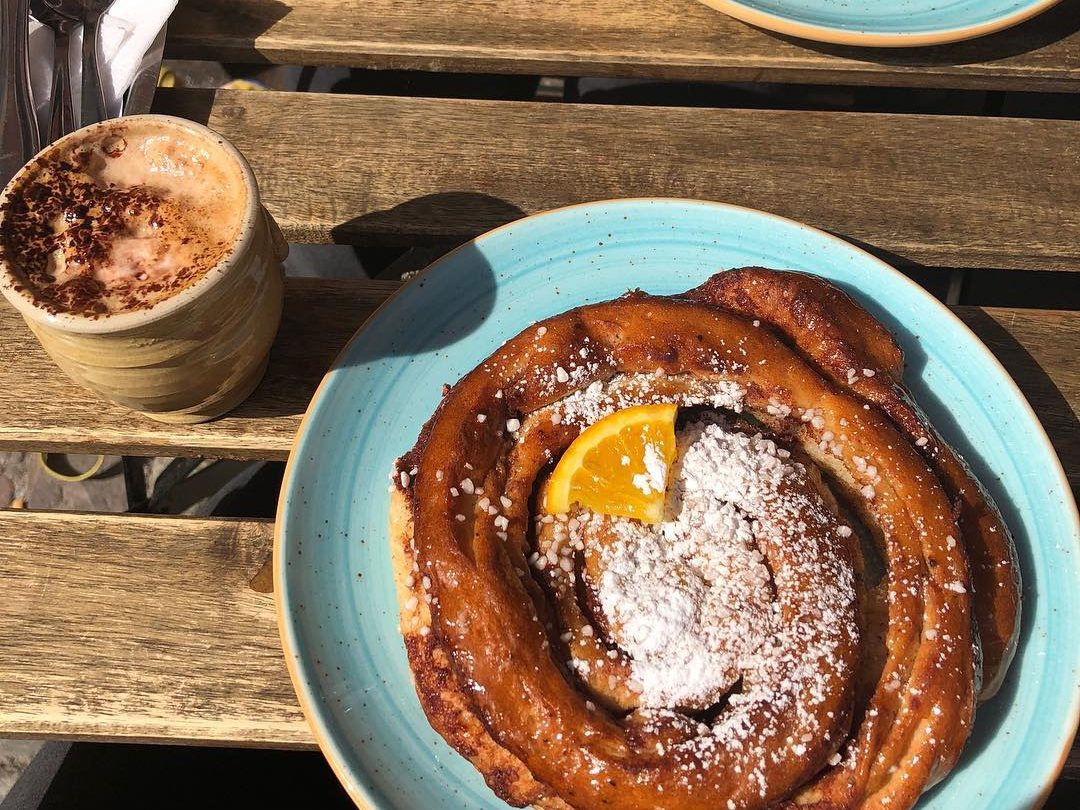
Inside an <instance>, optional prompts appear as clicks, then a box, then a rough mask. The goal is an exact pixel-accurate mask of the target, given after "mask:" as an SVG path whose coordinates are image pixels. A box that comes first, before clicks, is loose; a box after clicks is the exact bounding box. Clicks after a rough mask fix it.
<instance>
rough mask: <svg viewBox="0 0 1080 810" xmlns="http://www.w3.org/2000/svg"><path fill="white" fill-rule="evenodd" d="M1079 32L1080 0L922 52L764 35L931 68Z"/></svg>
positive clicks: (848, 55)
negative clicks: (1022, 21)
mask: <svg viewBox="0 0 1080 810" xmlns="http://www.w3.org/2000/svg"><path fill="white" fill-rule="evenodd" d="M1077 31H1080V0H1062V2H1060V3H1059V4H1058V5H1056V6H1054V7H1053V8H1051V9H1049V10H1048V11H1045V12H1043V13H1042V14H1039V15H1037V16H1036V17H1034V18H1033V19H1030V20H1028V21H1027V22H1024V23H1021V24H1020V25H1016V26H1013V27H1012V28H1006V29H1005V30H1004V31H999V32H997V33H996V34H990V35H989V36H985V37H977V38H976V39H969V40H964V41H963V42H954V43H951V44H948V45H932V46H926V47H922V48H859V47H852V46H847V45H833V44H831V43H827V42H814V41H812V40H806V39H799V38H798V37H791V36H787V35H786V34H777V33H774V32H771V31H765V32H764V33H767V34H769V36H772V37H775V38H777V39H781V40H784V41H785V42H790V43H792V44H795V45H798V46H799V47H802V48H808V49H810V50H813V51H818V52H819V53H824V54H828V55H830V56H838V57H842V58H844V59H854V60H857V61H860V62H877V63H878V64H882V65H893V66H896V67H902V66H905V65H908V66H911V67H932V66H934V65H966V64H971V63H974V62H992V61H995V60H998V59H1006V58H1008V57H1010V56H1017V55H1019V54H1022V53H1028V52H1029V51H1034V50H1038V49H1039V48H1044V47H1046V46H1047V45H1050V44H1053V43H1054V42H1057V41H1058V40H1061V39H1065V38H1066V37H1068V36H1071V35H1072V34H1074V33H1076V32H1077Z"/></svg>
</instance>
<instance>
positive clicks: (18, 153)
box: [0, 0, 41, 183]
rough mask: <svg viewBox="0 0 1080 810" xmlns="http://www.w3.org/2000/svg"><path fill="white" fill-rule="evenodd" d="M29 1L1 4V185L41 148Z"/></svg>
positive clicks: (1, 0) (2, 1)
mask: <svg viewBox="0 0 1080 810" xmlns="http://www.w3.org/2000/svg"><path fill="white" fill-rule="evenodd" d="M29 26H30V6H29V0H0V77H2V78H0V81H2V82H3V85H2V86H0V127H2V130H0V183H6V182H7V181H8V179H10V178H11V176H12V175H14V174H15V172H17V171H18V170H19V168H20V167H21V166H22V165H23V164H24V163H25V162H26V161H28V160H29V159H30V158H31V157H33V156H34V155H35V154H36V153H37V151H38V149H40V148H41V138H40V134H39V132H38V125H37V117H36V115H35V113H34V100H33V97H32V96H31V93H30V60H29V56H28V52H27V39H28V37H29Z"/></svg>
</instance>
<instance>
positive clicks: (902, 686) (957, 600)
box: [390, 268, 1019, 810]
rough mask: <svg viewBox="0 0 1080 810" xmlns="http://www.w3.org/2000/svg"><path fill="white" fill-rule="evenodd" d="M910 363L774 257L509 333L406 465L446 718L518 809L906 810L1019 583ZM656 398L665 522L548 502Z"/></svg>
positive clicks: (410, 624)
mask: <svg viewBox="0 0 1080 810" xmlns="http://www.w3.org/2000/svg"><path fill="white" fill-rule="evenodd" d="M901 365H902V356H901V354H900V352H899V349H898V348H897V346H896V343H895V341H893V339H892V337H891V336H890V335H889V333H888V332H887V331H886V330H885V329H884V327H882V326H881V325H880V324H879V323H878V322H877V321H876V320H874V319H873V318H872V317H871V316H870V315H869V314H868V313H866V312H865V311H864V310H862V309H861V308H860V307H858V305H856V304H855V303H854V302H853V301H851V299H850V298H848V297H847V296H846V295H844V294H843V293H841V292H840V291H839V290H837V289H836V288H834V287H832V286H831V285H829V284H827V283H826V282H823V281H821V280H820V279H817V278H815V277H811V276H805V275H802V274H795V273H787V272H780V271H772V270H762V269H758V268H747V269H743V270H737V271H730V272H727V273H721V274H718V275H717V276H714V277H713V278H712V279H710V280H709V281H708V282H706V284H704V285H703V286H702V287H700V288H697V289H696V290H691V291H690V292H688V293H686V294H685V295H682V296H675V297H655V296H649V295H645V294H642V293H630V294H628V295H627V296H624V297H623V298H620V299H617V300H615V301H610V302H606V303H601V304H595V305H590V306H586V307H581V308H578V309H575V310H571V311H569V312H566V313H564V314H562V315H559V316H556V317H554V318H551V319H549V320H547V321H544V322H542V323H539V324H536V325H534V326H532V327H530V328H529V329H527V330H525V331H524V332H522V333H521V334H520V335H518V336H517V337H515V338H513V339H511V340H510V341H508V342H507V343H506V344H504V345H503V346H502V347H501V348H500V349H499V350H498V351H496V352H495V353H494V354H493V355H491V356H490V357H489V358H488V359H487V360H485V361H484V362H483V363H481V364H480V365H479V366H478V367H477V368H476V369H474V370H473V371H472V372H470V373H469V374H467V375H466V376H465V377H463V378H462V380H461V381H460V382H458V383H457V384H456V385H455V386H453V387H452V388H449V389H447V390H446V391H445V394H444V397H443V399H442V402H441V403H440V405H439V408H438V410H437V411H436V412H435V414H434V415H433V416H432V418H431V420H430V421H429V422H428V423H427V425H425V427H424V429H423V431H422V433H421V435H420V437H419V439H418V441H417V444H416V446H415V447H414V448H413V449H412V450H411V451H409V452H408V453H407V454H405V455H404V456H402V458H401V459H399V460H398V462H397V464H396V466H395V470H394V472H393V481H394V485H393V486H392V488H391V493H392V497H391V514H390V528H391V543H392V550H393V554H394V562H395V573H396V578H397V582H398V595H399V602H400V614H401V629H402V634H403V636H404V639H405V644H406V649H407V652H408V657H409V663H410V667H411V669H412V672H413V675H414V679H415V683H416V687H417V693H418V695H419V697H420V700H421V703H422V705H423V707H424V710H425V712H426V714H427V716H428V718H429V720H430V722H431V724H432V726H433V727H434V728H435V729H436V730H437V731H438V732H439V733H440V734H441V735H442V736H443V737H444V738H445V739H446V740H447V741H448V742H449V743H450V744H451V745H452V746H453V747H454V748H456V749H457V750H458V751H459V752H460V753H462V754H463V755H464V756H466V757H467V758H469V759H470V760H471V761H472V763H473V764H474V765H475V766H476V767H477V768H478V769H479V770H480V772H481V773H482V774H483V775H484V777H485V778H486V780H487V782H488V784H489V785H490V786H491V788H492V789H493V790H494V791H495V792H496V793H497V794H498V795H499V796H500V797H502V798H503V799H505V800H506V801H507V802H509V803H511V804H513V805H517V806H525V805H529V804H532V805H536V806H539V807H551V808H639V807H642V808H644V807H649V808H667V807H671V808H703V810H704V808H709V810H713V808H730V809H731V810H735V808H759V807H791V808H794V807H816V808H821V809H822V810H824V809H825V808H829V809H831V808H856V807H881V808H890V810H894V809H895V808H906V807H911V806H912V805H913V804H914V803H915V802H916V801H917V799H918V797H919V795H920V794H921V793H922V792H923V791H924V790H925V789H926V788H927V787H928V786H930V785H932V784H933V783H934V782H936V781H938V780H939V779H941V778H942V777H943V776H944V775H945V774H947V773H948V771H949V770H950V769H951V768H952V767H953V765H954V764H955V762H956V760H957V758H958V757H959V755H960V752H961V749H962V747H963V745H964V742H965V740H966V739H967V736H968V733H969V730H970V727H971V723H972V719H973V715H974V708H975V704H976V698H977V695H978V693H979V688H980V684H982V688H983V694H984V696H987V695H989V694H990V693H991V692H992V691H993V689H995V688H996V686H997V684H999V683H1000V680H1001V677H1002V675H1003V673H1004V670H1005V669H1006V668H1007V666H1008V661H1009V658H1010V657H1011V653H1012V650H1013V649H1014V647H1015V635H1016V627H1017V625H1018V615H1019V579H1018V574H1017V567H1016V563H1015V556H1014V552H1013V551H1012V545H1011V538H1010V537H1009V535H1008V532H1007V530H1006V529H1005V527H1004V525H1003V523H1002V522H1001V520H1000V517H999V516H998V515H997V512H996V510H995V509H994V507H993V505H992V504H991V503H990V502H989V500H988V498H987V496H986V495H985V493H984V492H983V490H982V489H981V488H980V487H979V486H978V484H977V482H975V481H974V479H973V478H972V477H971V474H970V473H969V472H968V471H967V469H966V467H964V465H963V463H962V461H961V460H960V459H959V457H958V456H956V455H955V453H953V451H951V450H950V449H949V448H948V447H947V446H946V445H945V444H944V443H943V442H942V441H941V440H940V438H938V436H937V435H936V434H935V433H934V432H933V431H932V429H931V428H930V427H929V426H928V425H927V423H926V421H925V419H924V418H923V417H922V415H921V414H920V413H919V412H918V411H917V410H916V409H915V407H914V405H913V404H912V403H911V402H910V399H909V398H908V397H907V396H906V393H905V392H904V390H903V388H902V386H901V384H900V381H899V373H900V369H901ZM851 372H854V373H851ZM654 403H674V404H676V405H678V406H679V414H680V416H679V420H678V453H677V456H676V462H675V465H674V469H673V470H672V471H671V474H670V477H669V479H668V480H669V481H670V484H669V487H668V494H667V498H668V502H667V507H666V510H665V517H664V520H663V521H662V522H661V523H659V524H656V525H646V524H643V523H640V522H638V521H634V520H630V519H626V518H618V517H611V516H606V515H599V514H594V513H591V512H588V511H587V510H582V509H577V508H575V510H574V511H572V512H570V513H565V514H558V515H548V514H545V513H544V512H545V510H544V509H543V508H542V506H543V503H544V496H545V487H546V478H547V476H548V474H549V473H550V470H551V467H552V464H553V462H554V461H556V460H557V459H558V458H559V457H560V456H561V454H562V453H563V451H564V450H565V449H566V448H567V447H568V446H569V445H570V444H571V443H572V442H573V441H574V439H575V438H577V437H578V436H579V435H580V434H581V432H582V431H583V430H584V429H585V428H586V427H588V426H589V425H591V424H593V423H595V422H596V421H598V420H599V419H601V418H603V417H605V416H607V415H609V414H611V413H614V412H615V411H618V410H621V409H623V408H627V407H632V406H635V405H642V404H654ZM958 521H959V522H958ZM969 557H970V560H971V562H970V564H969ZM984 588H992V591H991V592H990V593H989V594H988V596H987V597H984V596H983V589H984ZM980 639H981V643H982V646H980ZM984 657H985V667H986V673H987V678H986V679H985V680H984V681H980V678H981V677H982V671H983V658H984Z"/></svg>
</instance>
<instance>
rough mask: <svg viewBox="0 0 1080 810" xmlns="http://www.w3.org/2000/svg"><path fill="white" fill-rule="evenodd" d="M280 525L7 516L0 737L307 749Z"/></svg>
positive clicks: (0, 620)
mask: <svg viewBox="0 0 1080 810" xmlns="http://www.w3.org/2000/svg"><path fill="white" fill-rule="evenodd" d="M271 537H272V525H271V524H270V523H262V522H253V521H231V520H196V519H191V518H150V517H135V516H131V515H92V514H70V513H66V514H65V513H61V512H51V513H50V512H38V513H24V512H16V511H8V510H4V511H0V579H2V580H3V582H4V598H3V599H0V627H3V628H4V643H3V644H0V695H2V696H3V699H2V700H0V734H5V735H18V736H27V737H36V738H42V737H57V736H59V737H77V738H108V739H111V740H126V741H129V742H135V741H146V742H165V741H168V742H185V743H196V742H197V743H202V744H214V743H220V744H230V745H232V744H243V745H272V746H284V747H291V746H304V745H311V744H312V741H311V736H310V732H309V731H308V728H307V725H306V723H305V721H304V718H303V713H302V712H301V711H300V708H299V706H298V705H297V702H296V696H295V694H294V693H293V690H292V684H291V683H290V682H289V676H288V673H287V672H286V670H285V662H284V660H283V658H282V654H281V646H280V643H279V641H278V636H277V629H276V624H275V618H274V606H273V596H272V595H270V594H266V593H258V592H256V591H255V590H253V589H252V588H251V587H250V586H249V583H250V581H251V579H252V578H253V577H254V576H255V574H256V573H257V572H258V571H259V569H260V568H261V567H262V566H263V565H264V563H265V562H266V561H267V560H268V559H269V558H270V553H271V546H272V539H271Z"/></svg>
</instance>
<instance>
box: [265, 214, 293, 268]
mask: <svg viewBox="0 0 1080 810" xmlns="http://www.w3.org/2000/svg"><path fill="white" fill-rule="evenodd" d="M259 208H260V209H261V210H262V216H263V221H264V222H265V223H266V229H267V230H268V231H269V233H270V244H271V246H272V248H273V251H274V259H275V261H278V262H283V261H285V257H286V256H288V255H289V243H288V242H286V241H285V235H284V234H283V233H282V232H281V228H279V227H278V224H277V223H276V222H275V221H274V218H273V217H272V216H270V212H269V211H267V210H266V206H265V205H260V206H259Z"/></svg>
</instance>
